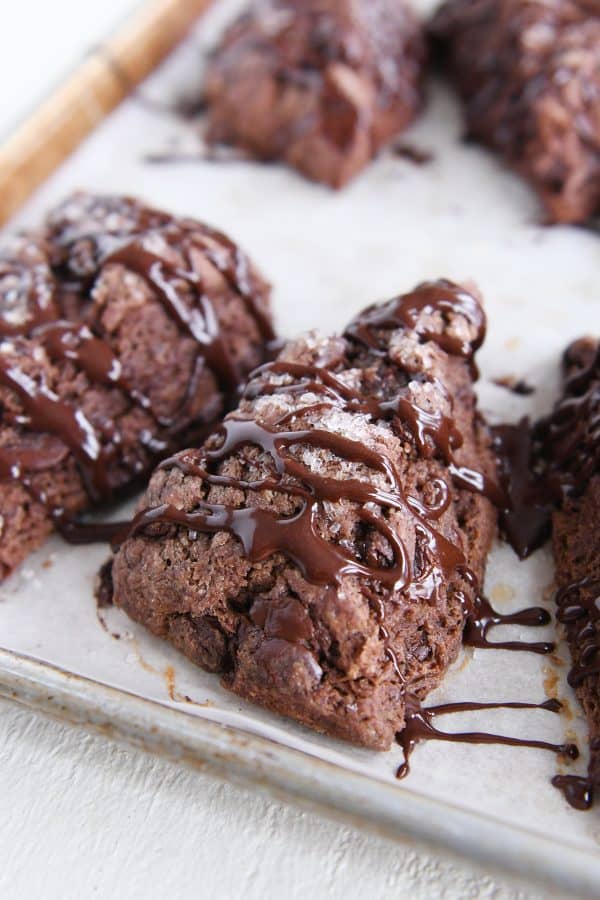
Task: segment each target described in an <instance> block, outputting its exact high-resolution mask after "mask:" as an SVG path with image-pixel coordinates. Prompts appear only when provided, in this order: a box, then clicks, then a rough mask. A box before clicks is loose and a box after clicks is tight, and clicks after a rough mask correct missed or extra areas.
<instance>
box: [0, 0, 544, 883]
mask: <svg viewBox="0 0 600 900" xmlns="http://www.w3.org/2000/svg"><path fill="white" fill-rule="evenodd" d="M133 5H135V4H134V3H133V2H132V0H103V2H102V3H91V2H87V3H82V2H77V0H52V2H43V3H42V2H41V0H19V2H17V3H11V9H10V12H9V14H8V18H6V17H4V19H3V38H4V40H3V42H2V45H3V49H2V54H0V83H1V84H2V85H3V88H2V90H1V91H0V130H2V131H4V130H5V129H6V128H8V127H9V126H10V125H11V124H12V123H13V122H14V121H15V120H16V119H17V118H18V116H19V115H21V114H22V113H23V112H25V111H26V110H27V109H28V108H30V107H31V106H32V105H33V104H34V103H35V102H36V101H37V100H38V99H39V97H40V95H41V94H43V92H44V90H46V89H47V88H48V86H49V85H51V84H52V83H53V81H54V80H56V79H57V78H59V77H60V76H61V75H62V74H63V73H64V72H65V71H66V70H67V69H68V68H69V66H70V65H72V64H73V63H75V62H76V60H77V59H78V58H80V57H81V56H82V55H83V53H85V51H86V49H88V48H89V47H90V46H92V45H93V44H94V43H96V42H97V41H98V40H99V39H100V37H101V36H102V34H103V32H104V31H106V29H107V28H108V27H109V25H110V24H111V23H112V22H114V21H116V20H117V19H118V18H119V17H120V16H121V15H123V13H125V12H126V11H127V9H128V8H130V7H131V6H133ZM8 86H10V88H9V87H8ZM0 804H1V814H0V854H1V860H2V862H1V864H0V897H1V898H2V900H13V898H14V900H16V898H29V897H36V898H37V897H41V898H54V897H56V898H65V897H67V898H71V897H78V898H80V897H88V896H100V897H104V896H110V895H111V894H112V895H114V896H116V897H119V898H121V897H128V898H129V897H132V898H137V897H155V896H161V897H162V896H164V897H169V898H170V897H176V898H187V897H195V898H196V897H211V898H213V897H214V898H217V900H218V898H229V897H234V896H235V897H238V896H239V897H243V898H249V900H253V898H256V900H258V898H261V900H263V898H264V900H268V898H270V897H273V898H275V897H280V896H285V897H292V898H295V897H298V898H300V897H302V898H304V897H309V896H315V897H328V898H329V897H331V898H337V897H340V898H341V897H345V898H349V900H351V898H354V897H357V898H358V897H361V898H368V900H371V898H379V897H382V898H383V897H394V898H402V897H409V896H410V897H411V898H415V900H419V898H437V897H439V898H457V900H458V898H461V900H462V898H469V897H473V898H479V897H481V898H487V897H489V898H492V897H493V898H497V900H508V898H517V897H523V898H525V897H528V898H533V897H534V896H537V895H536V894H535V893H534V892H528V891H526V890H525V891H521V890H519V888H518V887H515V886H510V885H508V884H504V885H503V884H501V883H500V882H499V881H498V880H496V879H490V878H486V877H484V876H482V875H480V874H477V873H475V872H472V871H469V870H468V869H466V868H463V867H462V866H460V865H455V864H453V863H451V862H448V861H443V860H441V859H439V858H435V857H432V856H430V855H428V854H427V853H426V852H418V851H415V850H414V849H412V848H407V847H406V846H400V845H396V844H392V843H389V842H386V841H383V840H381V839H378V838H375V837H372V836H368V835H365V834H361V833H359V832H358V831H355V830H352V829H350V828H346V827H342V826H339V825H337V824H332V823H330V822H327V821H325V820H322V819H320V818H318V817H316V816H315V815H313V814H307V813H302V812H300V811H298V810H296V809H295V808H292V807H289V806H286V805H283V804H281V803H278V802H273V801H271V800H267V799H265V798H263V797H261V796H258V795H255V794H251V793H249V792H246V791H244V790H240V789H238V788H237V787H233V786H230V785H227V784H223V783H220V782H218V781H215V780H214V779H212V778H210V777H208V776H206V775H203V774H201V773H198V772H192V771H189V770H187V769H185V768H181V767H179V766H176V765H173V764H171V763H168V762H166V761H163V760H158V759H153V758H151V757H149V756H146V755H144V754H142V753H139V752H136V751H133V750H130V749H124V748H121V747H117V746H115V745H113V744H111V743H109V742H107V741H106V740H104V739H102V738H99V737H93V736H90V735H88V734H86V733H84V732H83V731H80V730H76V729H73V728H70V727H66V726H63V725H59V724H56V723H54V722H49V721H46V720H44V719H41V718H40V717H38V716H37V715H34V714H32V713H30V712H27V711H25V710H23V709H20V708H18V707H16V706H12V705H11V704H7V703H2V704H0ZM539 896H541V895H539Z"/></svg>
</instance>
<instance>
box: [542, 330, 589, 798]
mask: <svg viewBox="0 0 600 900" xmlns="http://www.w3.org/2000/svg"><path fill="white" fill-rule="evenodd" d="M564 375H565V383H564V394H563V397H562V398H561V400H560V401H559V402H558V403H557V405H556V407H555V409H554V412H553V413H552V415H551V416H550V418H548V419H547V420H545V421H544V422H542V423H541V424H540V425H539V426H538V431H539V436H540V438H541V440H542V441H543V453H544V456H545V458H546V463H547V477H548V478H549V480H550V484H551V485H552V486H553V488H554V490H553V493H554V495H555V496H556V497H557V499H558V508H557V510H556V512H555V513H554V515H553V548H554V557H555V560H556V583H557V587H558V594H557V602H558V614H557V617H558V620H559V621H560V622H562V623H563V625H564V627H565V630H566V636H567V640H568V643H569V648H570V651H571V657H572V668H571V670H570V672H569V683H570V684H571V685H572V687H574V688H575V690H576V692H577V696H578V697H579V700H580V701H581V704H582V706H583V708H584V710H585V714H586V717H587V720H588V723H589V731H590V744H591V760H590V783H591V785H593V786H595V787H596V788H598V787H600V609H599V608H598V602H599V598H600V344H599V343H598V341H596V340H591V339H584V340H580V341H577V342H575V343H574V344H572V345H571V346H570V347H569V348H568V349H567V351H566V353H565V356H564Z"/></svg>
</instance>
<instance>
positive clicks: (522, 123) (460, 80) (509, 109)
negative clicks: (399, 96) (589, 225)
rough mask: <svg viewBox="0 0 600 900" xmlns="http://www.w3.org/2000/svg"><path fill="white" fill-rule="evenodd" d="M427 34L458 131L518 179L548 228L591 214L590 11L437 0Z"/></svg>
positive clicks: (594, 105)
mask: <svg viewBox="0 0 600 900" xmlns="http://www.w3.org/2000/svg"><path fill="white" fill-rule="evenodd" d="M430 31H431V34H432V37H433V39H434V42H435V45H436V47H437V50H438V52H439V55H440V57H441V58H442V60H443V61H444V62H445V63H446V65H447V68H448V71H449V73H450V75H451V78H452V79H453V81H454V82H455V84H456V86H457V88H458V91H459V93H460V95H461V97H462V99H463V101H464V105H465V115H466V124H467V132H468V135H469V136H470V137H472V138H474V139H476V140H479V141H481V142H483V143H485V144H487V145H489V146H490V147H492V148H493V149H494V150H496V151H497V152H498V153H500V154H501V155H502V157H503V158H504V159H505V160H506V161H507V162H508V163H509V164H510V165H511V166H512V167H514V168H515V169H517V170H518V171H519V172H520V173H521V174H522V175H524V176H525V178H527V179H528V180H529V181H530V183H531V184H532V186H533V187H534V189H535V190H536V192H537V194H538V195H539V197H540V199H541V201H542V204H543V206H544V208H545V211H546V214H547V218H548V220H549V221H550V222H565V223H566V222H584V221H586V220H587V219H589V218H590V217H592V216H594V215H596V214H597V213H598V212H599V211H600V7H598V4H597V3H595V2H594V0H555V2H551V3H548V2H545V0H447V2H445V3H443V4H442V6H441V7H440V9H439V10H438V11H437V13H436V14H435V15H434V18H433V20H432V23H431V26H430Z"/></svg>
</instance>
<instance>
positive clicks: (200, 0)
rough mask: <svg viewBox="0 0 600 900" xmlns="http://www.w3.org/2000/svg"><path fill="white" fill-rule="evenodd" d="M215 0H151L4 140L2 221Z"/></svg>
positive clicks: (1, 156)
mask: <svg viewBox="0 0 600 900" xmlns="http://www.w3.org/2000/svg"><path fill="white" fill-rule="evenodd" d="M210 3H211V0H149V2H147V3H145V4H144V5H143V6H142V8H141V9H140V10H139V11H138V12H137V13H136V14H135V15H134V16H132V17H131V18H130V19H128V20H127V21H126V22H125V24H124V25H123V26H121V27H120V28H119V29H118V30H117V31H116V32H115V33H114V34H113V36H112V37H111V38H110V39H109V40H107V41H106V42H105V43H103V44H102V45H100V46H99V47H97V48H96V49H95V50H94V51H93V52H92V53H91V54H90V55H89V56H88V57H87V58H86V59H85V60H84V62H83V63H82V64H81V65H80V66H78V68H77V69H76V70H75V72H73V74H72V75H71V76H70V77H69V78H68V79H67V80H66V81H65V82H64V83H63V84H62V85H61V86H60V87H59V88H58V89H57V90H56V91H55V92H54V93H53V94H52V95H51V96H50V97H49V98H48V99H47V100H46V101H45V102H44V103H43V104H42V105H41V106H39V107H38V109H37V110H36V111H35V112H34V113H33V115H32V116H31V117H30V118H29V119H27V120H26V121H25V122H24V123H23V124H22V125H21V126H20V127H19V128H18V129H17V130H16V131H15V132H14V134H12V135H11V136H10V137H9V138H8V140H7V141H6V142H5V143H4V145H3V146H2V147H1V148H0V224H3V223H4V222H6V220H7V219H8V218H9V217H10V216H11V215H13V213H15V212H16V211H17V210H18V209H19V207H20V206H21V205H22V204H23V203H24V202H25V200H27V198H28V197H29V196H30V194H32V193H33V191H34V190H35V189H36V187H38V186H39V185H40V184H41V183H42V182H43V181H44V180H45V179H46V178H47V177H48V176H49V175H50V174H51V173H52V172H53V171H54V170H55V169H56V168H57V166H58V165H60V163H61V162H63V161H64V160H65V159H66V158H67V157H68V156H69V155H70V154H71V153H72V152H73V150H75V148H76V147H77V146H78V144H79V143H80V142H81V141H82V140H83V139H84V138H85V137H86V136H87V135H88V134H89V133H90V132H91V131H93V130H94V128H95V127H96V126H97V125H98V124H99V123H100V122H101V121H102V119H104V118H105V116H107V115H108V113H109V112H111V110H113V109H114V108H115V107H116V106H117V105H118V104H119V103H120V102H121V100H123V99H124V98H125V97H126V96H127V94H129V93H130V92H131V91H132V90H133V88H135V87H136V85H138V84H139V83H140V81H142V79H144V78H145V77H146V76H147V75H148V74H149V73H150V72H151V71H152V70H153V69H154V68H155V67H156V66H157V65H158V64H159V62H161V60H163V59H164V57H165V56H166V55H167V54H168V53H169V51H170V50H172V48H173V47H174V46H175V45H176V44H177V43H178V42H179V41H180V40H181V39H182V38H183V37H184V36H185V34H186V32H187V31H188V29H189V28H190V26H191V25H192V23H193V22H194V20H195V19H196V18H197V17H198V16H199V15H200V14H201V13H203V12H204V11H205V9H206V8H207V7H208V6H209V5H210Z"/></svg>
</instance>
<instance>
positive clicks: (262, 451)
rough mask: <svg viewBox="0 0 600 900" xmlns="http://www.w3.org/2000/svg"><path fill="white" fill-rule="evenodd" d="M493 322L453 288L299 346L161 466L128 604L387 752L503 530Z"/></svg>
mask: <svg viewBox="0 0 600 900" xmlns="http://www.w3.org/2000/svg"><path fill="white" fill-rule="evenodd" d="M484 330H485V318H484V314H483V310H482V308H481V306H480V304H479V302H478V300H477V299H476V298H475V297H474V296H472V295H471V294H470V293H469V292H468V291H466V290H465V289H463V288H461V287H458V286H456V285H453V284H451V283H450V282H447V281H439V282H432V283H427V284H423V285H421V286H420V287H418V288H417V289H416V290H415V291H414V292H412V293H410V294H407V295H405V296H402V297H399V298H396V299H394V300H392V301H390V302H389V303H384V304H381V305H378V306H373V307H370V308H369V309H367V310H366V311H365V312H364V313H363V314H362V315H360V316H359V317H358V318H357V319H356V320H355V321H354V322H352V324H351V325H350V326H349V327H348V329H347V330H346V332H345V334H344V335H343V336H342V337H332V338H320V337H316V336H314V335H309V336H308V337H306V338H304V339H301V340H298V341H295V342H293V343H291V344H289V345H288V346H287V347H286V348H285V349H284V350H283V352H282V353H281V354H280V356H279V357H278V359H277V360H276V361H275V362H272V363H268V364H267V365H265V366H264V367H262V368H261V369H259V370H258V371H257V373H256V374H255V375H254V376H253V377H252V379H251V381H250V382H249V384H248V386H247V388H246V390H245V394H244V397H243V399H242V401H241V403H240V405H239V407H238V409H237V410H236V411H235V412H233V413H231V414H230V415H229V416H228V417H227V418H226V419H225V421H224V423H223V426H222V428H221V430H220V433H215V434H214V435H212V436H211V437H210V438H209V439H208V440H207V441H206V443H205V444H204V446H202V447H201V448H200V449H197V450H189V451H186V452H184V453H181V454H179V455H176V456H174V457H173V458H171V459H169V460H168V461H166V462H164V463H163V464H161V466H160V467H159V468H158V470H157V471H156V472H155V474H154V475H153V477H152V479H151V482H150V486H149V488H148V492H147V494H146V497H145V498H144V500H143V501H142V505H141V508H140V511H139V513H138V514H137V516H136V518H135V519H134V522H133V524H132V525H131V527H130V528H129V530H128V532H127V535H126V536H124V537H123V543H122V544H121V546H120V549H119V550H118V552H117V553H116V556H115V558H114V562H113V565H112V585H113V595H114V602H115V603H116V604H117V605H118V606H120V607H122V608H123V609H124V610H126V612H127V613H128V614H129V615H130V616H131V617H132V618H133V619H135V620H137V621H139V622H142V623H143V624H144V625H146V626H147V627H148V628H149V629H150V630H151V631H152V632H153V633H154V634H156V635H159V636H161V637H165V638H167V639H168V640H169V641H171V642H172V643H173V644H174V645H175V646H176V647H178V648H179V649H180V650H182V651H183V652H184V653H185V654H187V656H189V658H190V659H191V660H193V661H194V662H195V663H197V664H198V665H200V666H202V667H203V668H205V669H207V670H208V671H210V672H220V673H223V683H224V684H225V685H226V686H227V687H228V688H230V689H231V690H232V691H235V692H236V693H237V694H239V695H241V696H242V697H245V698H247V699H249V700H252V701H254V702H256V703H259V704H261V705H263V706H266V707H268V708H269V709H271V710H274V711H275V712H278V713H281V714H283V715H286V716H291V717H292V718H295V719H297V720H298V721H299V722H301V723H303V724H304V725H307V726H309V727H311V728H314V729H316V730H318V731H323V732H326V733H328V734H331V735H334V736H337V737H340V738H344V739H347V740H349V741H353V742H355V743H357V744H362V745H364V746H365V747H371V748H374V749H386V748H388V747H389V746H390V745H391V743H392V741H393V739H394V736H395V735H396V733H397V732H399V731H400V730H401V729H402V727H403V724H404V711H405V698H406V696H407V695H408V694H410V695H413V696H414V695H416V696H417V697H423V696H424V695H425V694H426V693H427V692H428V691H429V690H431V689H432V688H433V687H434V686H435V685H437V684H438V682H439V680H440V678H441V677H442V676H443V675H444V673H445V671H446V669H447V668H448V666H449V665H450V663H451V662H452V661H453V660H454V658H455V657H456V655H457V653H458V651H459V647H460V645H461V638H462V633H463V627H464V625H465V620H466V614H467V612H468V609H469V604H470V603H473V602H474V601H475V596H474V594H475V591H476V589H477V585H476V581H477V579H480V578H481V577H482V575H483V570H484V565H485V559H486V555H487V552H488V549H489V545H490V541H491V539H492V535H493V533H494V527H495V513H494V510H493V508H492V506H491V505H490V503H489V502H488V500H487V499H485V497H484V496H483V495H482V494H481V493H480V492H478V488H481V486H482V485H483V483H484V481H485V479H486V477H489V475H490V474H491V473H492V471H493V463H492V459H491V455H490V450H489V442H488V436H487V431H486V429H485V428H484V426H483V424H482V422H481V420H480V419H479V417H478V415H477V412H476V400H475V394H474V391H473V384H472V382H473V377H474V374H475V368H474V365H473V354H474V352H475V350H476V349H477V348H478V347H479V345H480V343H481V341H482V340H483V336H484ZM107 580H108V579H107ZM106 586H107V584H106V582H105V588H106Z"/></svg>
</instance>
